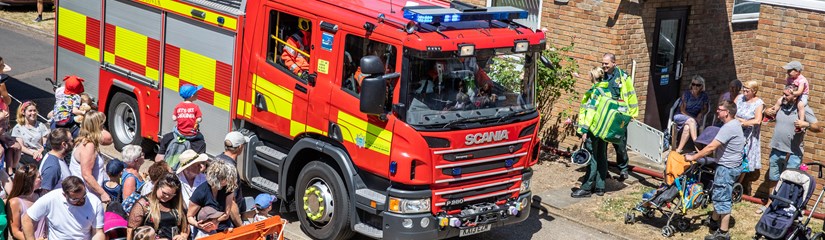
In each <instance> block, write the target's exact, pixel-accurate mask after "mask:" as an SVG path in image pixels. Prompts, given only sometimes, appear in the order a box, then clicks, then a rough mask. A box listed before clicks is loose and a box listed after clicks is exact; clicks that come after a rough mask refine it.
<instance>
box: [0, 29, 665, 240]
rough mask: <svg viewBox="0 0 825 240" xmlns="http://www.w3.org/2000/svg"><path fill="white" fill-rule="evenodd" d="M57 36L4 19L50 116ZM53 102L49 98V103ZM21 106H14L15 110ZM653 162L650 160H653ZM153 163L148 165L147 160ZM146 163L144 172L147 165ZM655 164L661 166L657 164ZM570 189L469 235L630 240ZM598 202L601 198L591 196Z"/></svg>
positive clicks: (26, 92) (30, 91) (295, 236)
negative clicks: (592, 218) (575, 211)
mask: <svg viewBox="0 0 825 240" xmlns="http://www.w3.org/2000/svg"><path fill="white" fill-rule="evenodd" d="M53 41H54V40H53V36H51V35H50V33H46V32H43V31H42V30H38V29H34V28H30V27H28V26H25V25H22V24H18V23H14V22H11V21H8V20H6V19H3V18H2V17H0V42H3V44H0V56H3V58H4V59H5V61H6V63H8V64H9V65H11V66H12V67H13V68H14V69H13V71H12V72H11V73H10V74H11V75H12V77H13V79H12V80H10V81H9V82H8V83H7V86H8V89H9V91H10V92H11V93H12V95H13V96H14V97H15V98H17V99H21V100H27V99H35V100H36V101H38V103H41V102H42V103H41V104H40V105H39V106H38V110H39V111H40V112H41V113H46V112H48V111H49V110H51V106H52V105H53V104H54V98H53V93H52V92H51V91H52V89H51V85H50V84H49V83H47V82H46V81H44V80H43V79H44V78H46V77H52V76H53V74H54V68H53V58H54V55H53V48H52V44H53ZM49 99H50V100H49ZM15 105H16V103H12V107H13V109H14V108H15ZM101 152H102V153H104V154H105V155H107V156H109V157H110V158H119V157H120V153H119V152H118V151H117V150H116V149H114V147H112V146H104V147H103V148H102V150H101ZM631 159H632V160H631V162H633V164H636V163H637V162H638V163H639V164H641V163H644V162H645V161H648V160H644V159H641V158H640V157H639V156H634V155H633V154H632V153H631ZM648 162H649V161H648ZM147 163H148V161H147ZM148 165H149V164H145V166H143V167H142V168H141V169H144V168H146V167H148ZM653 166H656V164H653ZM632 176H634V178H631V179H629V180H627V182H626V183H627V184H635V183H637V182H638V181H643V180H645V178H644V177H643V176H640V175H635V174H634V175H632ZM569 194H570V189H569V188H559V189H553V190H550V191H547V192H543V193H535V196H534V198H533V200H534V204H533V206H532V209H531V214H530V216H529V217H528V219H527V220H526V221H524V222H522V223H519V224H515V225H511V226H508V227H504V228H495V229H492V230H491V231H490V232H486V233H481V234H478V235H474V236H472V237H469V238H470V239H481V240H486V239H489V240H506V239H629V238H628V237H625V236H622V235H619V234H617V233H614V231H613V230H612V229H603V228H601V227H600V226H592V225H591V224H587V223H584V222H581V221H580V220H578V219H575V218H574V217H572V216H567V215H565V213H564V211H561V210H564V209H567V208H569V207H570V206H572V205H573V204H576V203H580V202H582V201H588V200H591V199H573V198H570V197H569ZM592 199H596V198H592ZM282 217H284V218H285V219H287V220H288V221H289V222H290V223H289V224H287V226H286V231H285V235H286V238H287V239H292V240H304V239H306V240H309V239H310V238H309V237H307V235H306V234H304V233H303V231H302V230H301V229H300V224H299V221H298V219H297V216H296V215H295V214H294V213H292V214H284V215H283V216H282ZM353 239H368V238H367V237H365V236H361V235H356V237H355V238H353Z"/></svg>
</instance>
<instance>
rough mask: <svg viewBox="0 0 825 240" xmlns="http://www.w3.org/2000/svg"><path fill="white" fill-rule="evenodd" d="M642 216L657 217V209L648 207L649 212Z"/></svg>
mask: <svg viewBox="0 0 825 240" xmlns="http://www.w3.org/2000/svg"><path fill="white" fill-rule="evenodd" d="M642 216H644V217H646V218H654V217H656V210H653V209H648V210H647V212H645V213H644V214H643V215H642Z"/></svg>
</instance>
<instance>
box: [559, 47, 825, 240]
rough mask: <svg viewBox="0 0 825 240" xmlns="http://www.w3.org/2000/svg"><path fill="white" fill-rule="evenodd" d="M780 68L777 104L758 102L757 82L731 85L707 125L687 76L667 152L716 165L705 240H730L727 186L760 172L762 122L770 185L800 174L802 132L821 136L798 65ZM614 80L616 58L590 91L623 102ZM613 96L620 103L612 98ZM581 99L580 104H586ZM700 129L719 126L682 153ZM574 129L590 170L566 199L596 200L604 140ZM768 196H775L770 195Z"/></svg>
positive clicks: (700, 83)
mask: <svg viewBox="0 0 825 240" xmlns="http://www.w3.org/2000/svg"><path fill="white" fill-rule="evenodd" d="M782 67H783V69H785V70H786V72H787V76H788V77H787V79H786V81H787V82H786V85H785V87H784V90H783V92H782V93H783V94H782V96H777V100H776V102H775V104H773V105H766V104H765V103H766V102H765V101H763V100H762V99H761V98H760V97H758V96H757V95H758V93H759V85H760V84H759V83H758V82H756V81H753V80H751V81H744V82H742V81H740V80H738V79H736V80H733V81H731V83H730V84H729V91H727V92H725V93H724V94H723V95H722V96H721V97H720V99H719V102H718V104H716V108H715V109H714V110H715V117H716V119H715V120H712V121H713V123H710V124H708V123H706V121H704V120H703V119H705V118H704V116H705V115H708V114H713V113H712V112H710V111H711V109H710V107H711V106H712V105H711V104H710V100H709V97H708V94H707V93H706V92H705V79H704V78H703V77H701V76H699V75H695V76H693V77H691V78H690V80H691V82H690V87H689V89H688V90H686V91H685V92H684V93H683V94H682V95H681V97H680V101H679V106H678V110H677V112H676V113H675V114H674V117H673V119H672V120H673V122H674V124H675V127H676V128H675V130H674V133H675V134H674V136H677V137H676V138H675V139H677V140H678V141H677V143H676V144H674V145H675V146H674V147H675V148H674V149H672V150H673V151H674V152H675V153H678V154H683V156H684V158H685V160H686V161H689V162H692V161H697V160H699V159H703V158H705V157H707V156H711V155H713V156H714V158H713V159H715V161H716V163H717V166H716V170H715V176H714V178H713V186H712V189H713V190H712V191H713V193H712V194H711V196H712V197H711V201H712V203H713V206H714V212H713V214H712V216H711V217H710V219H709V221H708V225H709V227H710V229H711V231H712V233H711V234H710V235H708V236H707V237H706V238H705V239H730V235H729V234H728V231H729V225H730V224H729V222H730V213H731V199H732V191H733V185H734V183H736V182H737V181H742V180H743V177H744V175H745V174H743V173H748V172H754V171H759V169H761V168H762V161H761V144H760V129H761V125H762V124H763V123H765V122H771V121H772V122H775V126H774V131H773V135H772V137H771V140H770V147H771V152H770V158H769V161H768V162H769V163H770V164H769V165H770V166H769V169H768V172H767V174H766V175H767V178H768V180H769V185H771V186H775V185H776V183H777V181H779V180H780V174H781V173H782V172H783V171H785V170H786V169H800V166H801V165H802V155H803V142H804V137H805V133H806V132H807V131H808V130H810V131H813V132H820V131H822V127H821V126H820V125H819V124H818V123H817V119H816V116H814V113H813V110H812V109H811V108H810V106H808V100H809V98H808V93H809V89H810V86H809V82H808V80H807V79H806V78H805V77H804V76H803V75H802V71H803V66H802V64H801V63H800V62H798V61H791V62H788V63H787V64H785V65H784V66H782ZM617 74H618V75H621V74H623V73H622V72H621V71H620V70H617V68H616V67H615V56H614V55H612V54H605V55H604V57H603V63H602V66H601V67H596V68H594V70H593V71H591V74H590V76H591V79H592V80H593V83H594V87H593V88H594V89H595V88H603V89H602V91H599V92H600V93H602V92H604V93H602V94H610V92H613V94H612V96H614V99H617V100H620V101H621V100H623V98H622V97H623V96H624V95H622V94H616V92H618V91H620V89H619V88H620V86H621V85H622V84H623V83H622V81H626V78H622V77H618V78H617V77H614V76H615V75H617ZM631 81H632V80H631ZM600 83H601V84H600ZM617 95H619V96H620V97H615V96H617ZM594 97H597V96H591V95H588V94H585V96H584V98H587V99H589V98H594ZM587 99H584V100H583V101H582V102H583V103H584V102H586V101H585V100H587ZM583 106H584V105H583ZM586 110H587V109H586V107H582V110H580V111H582V112H584V111H586ZM580 115H581V114H580ZM579 119H580V120H581V119H582V116H579ZM703 124H704V125H709V126H715V127H719V130H718V133H717V134H716V135H715V137H714V138H713V141H712V142H710V144H708V145H707V146H704V147H703V148H701V149H700V148H698V147H696V148H695V149H687V148H686V147H687V146H689V145H687V144H688V143H689V142H693V141H696V140H697V135H699V132H700V131H701V130H702V129H703V128H704V127H706V126H703ZM579 125H580V128H579V133H580V134H581V136H582V142H583V144H582V145H583V148H584V149H586V150H587V151H590V154H592V156H593V157H592V159H593V160H591V161H590V162H589V169H590V170H589V171H587V172H586V174H585V178H584V181H583V182H582V184H581V187H579V188H578V189H574V191H573V192H572V193H571V197H574V198H581V197H590V195H591V193H593V192H595V193H596V194H597V195H600V196H601V195H603V194H604V191H605V189H604V187H605V183H604V181H605V179H606V177H607V156H606V154H607V149H606V147H607V145H606V142H605V141H604V140H601V139H594V138H595V137H593V136H591V135H592V133H590V132H589V131H588V130H589V129H586V127H582V126H581V125H582V123H581V122H580V123H579ZM624 141H626V138H625V139H624ZM697 146H698V145H697ZM614 147H616V146H614ZM616 150H617V154H618V155H619V156H617V162H618V163H619V166H620V168H621V169H620V170H621V174H620V176H619V180H623V179H625V178H627V177H626V175H625V174H626V171H627V167H626V166H627V163H626V162H627V160H624V159H622V154H625V153H623V151H620V150H624V149H623V148H622V149H620V148H619V147H616ZM574 156H575V154H574ZM625 156H626V154H625ZM588 157H589V156H588ZM803 169H804V167H803ZM770 191H771V192H773V188H771V190H770ZM768 206H770V200H769V201H768V203H767V204H766V205H765V206H762V207H761V208H760V209H758V210H756V212H757V213H760V214H761V213H762V212H764V211H766V208H767V207H768Z"/></svg>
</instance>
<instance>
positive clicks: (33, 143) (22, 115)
mask: <svg viewBox="0 0 825 240" xmlns="http://www.w3.org/2000/svg"><path fill="white" fill-rule="evenodd" d="M48 134H49V128H48V127H46V125H45V124H42V123H40V122H39V121H37V104H35V103H34V102H32V101H26V102H23V104H20V108H18V109H17V125H15V126H14V128H12V129H11V136H12V137H15V138H16V139H17V142H18V143H20V146H22V149H21V150H22V152H23V154H22V155H21V156H20V163H22V164H28V163H37V162H40V160H41V159H43V153H44V152H45V151H44V149H45V148H44V145H45V144H46V136H47V135H48ZM12 166H17V164H16V163H15V164H13V165H12Z"/></svg>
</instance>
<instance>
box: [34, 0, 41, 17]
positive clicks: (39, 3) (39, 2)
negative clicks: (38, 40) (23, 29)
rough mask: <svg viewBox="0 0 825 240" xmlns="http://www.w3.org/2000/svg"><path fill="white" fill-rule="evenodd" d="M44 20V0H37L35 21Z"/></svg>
mask: <svg viewBox="0 0 825 240" xmlns="http://www.w3.org/2000/svg"><path fill="white" fill-rule="evenodd" d="M42 21H43V0H37V18H35V19H34V22H42Z"/></svg>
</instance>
